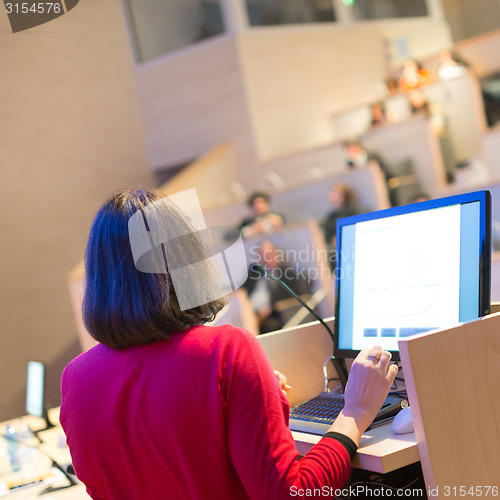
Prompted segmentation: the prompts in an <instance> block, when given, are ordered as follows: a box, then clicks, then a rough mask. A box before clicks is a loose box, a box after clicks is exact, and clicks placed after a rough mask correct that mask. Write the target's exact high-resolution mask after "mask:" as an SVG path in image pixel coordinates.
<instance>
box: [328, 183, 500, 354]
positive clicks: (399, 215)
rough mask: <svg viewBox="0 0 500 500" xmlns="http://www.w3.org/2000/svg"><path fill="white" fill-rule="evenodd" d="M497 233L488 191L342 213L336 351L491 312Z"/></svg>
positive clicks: (385, 342)
mask: <svg viewBox="0 0 500 500" xmlns="http://www.w3.org/2000/svg"><path fill="white" fill-rule="evenodd" d="M490 239H491V197H490V193H489V192H488V191H479V192H474V193H466V194H460V195H456V196H450V197H447V198H441V199H437V200H430V201H424V202H420V203H414V204H412V205H405V206H401V207H394V208H390V209H387V210H382V211H379V212H371V213H366V214H361V215H356V216H353V217H347V218H344V219H340V220H339V221H338V224H337V243H336V252H337V254H336V257H337V268H336V304H335V317H336V321H335V339H336V342H335V355H336V356H337V357H341V358H351V357H354V356H356V354H357V353H358V352H359V351H360V350H361V349H362V348H364V347H372V346H373V345H376V344H380V345H381V346H382V347H383V348H384V349H386V350H388V351H391V352H392V355H393V359H395V360H399V351H398V339H400V338H402V337H406V336H409V335H414V334H417V333H422V332H425V331H428V330H433V329H436V328H447V327H451V326H453V325H456V324H458V323H462V322H466V321H470V320H473V319H476V318H478V317H480V316H484V315H486V314H488V313H489V308H490V266H491V243H490Z"/></svg>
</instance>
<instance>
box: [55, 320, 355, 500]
mask: <svg viewBox="0 0 500 500" xmlns="http://www.w3.org/2000/svg"><path fill="white" fill-rule="evenodd" d="M61 389H62V405H61V417H60V419H61V424H62V426H63V428H64V431H65V433H66V436H67V440H68V445H69V448H70V451H71V456H72V460H73V465H74V467H75V470H76V473H77V476H78V477H79V478H80V480H81V481H83V483H85V485H86V487H87V491H88V493H89V495H90V496H91V497H92V498H94V499H96V500H97V499H99V500H104V499H106V500H115V499H116V500H162V499H174V500H181V499H190V500H192V499H197V500H210V499H217V500H238V499H246V498H253V499H257V500H266V499H272V500H278V499H282V498H294V497H298V496H299V495H298V494H299V493H300V492H301V491H300V490H305V489H313V488H320V489H321V488H323V487H332V488H334V489H335V488H339V487H340V486H341V485H342V484H343V483H344V482H345V481H346V479H347V478H348V476H349V473H350V458H349V454H348V452H347V450H346V448H345V447H344V446H343V445H342V444H341V443H340V442H339V441H337V440H336V439H333V438H330V437H324V438H322V439H321V441H320V442H319V443H318V444H317V445H316V446H314V447H313V448H312V449H311V451H310V452H309V453H307V455H305V457H304V458H303V459H302V460H300V461H299V460H297V456H298V452H297V450H296V449H295V446H294V442H293V438H292V435H291V433H290V430H289V428H288V415H289V405H288V402H287V400H286V397H285V396H284V395H283V392H282V391H281V389H280V387H279V383H278V381H277V378H276V376H275V374H274V372H273V370H272V368H271V366H270V364H269V361H268V360H267V358H266V356H265V353H264V351H263V349H262V347H261V345H260V344H259V342H258V341H257V340H256V338H255V337H254V336H253V335H252V334H250V333H248V332H246V331H244V330H240V329H238V328H235V327H232V326H227V325H225V326H219V327H207V326H197V327H193V328H190V329H188V330H186V331H185V332H182V333H178V334H175V335H174V336H173V337H172V338H171V339H169V340H162V341H158V342H155V343H153V344H150V345H146V346H137V347H130V348H127V349H124V350H121V351H116V350H113V349H111V348H109V347H106V346H104V345H98V346H96V347H94V348H92V349H90V350H89V351H87V352H85V353H83V354H81V355H80V356H78V357H77V358H76V359H74V360H73V361H72V362H71V363H70V364H69V365H68V366H67V367H66V369H65V371H64V373H63V376H62V382H61ZM322 491H325V490H322ZM304 494H307V493H306V492H304ZM332 498H333V495H332Z"/></svg>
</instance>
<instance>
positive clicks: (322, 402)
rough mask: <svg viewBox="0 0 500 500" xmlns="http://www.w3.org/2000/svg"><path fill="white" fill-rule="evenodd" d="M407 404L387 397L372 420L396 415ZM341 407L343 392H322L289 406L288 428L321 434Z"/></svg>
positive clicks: (398, 399)
mask: <svg viewBox="0 0 500 500" xmlns="http://www.w3.org/2000/svg"><path fill="white" fill-rule="evenodd" d="M407 404H408V403H407V401H406V399H402V398H398V397H393V396H389V397H387V398H386V400H385V401H384V404H383V405H382V408H381V409H380V411H379V412H378V414H377V416H376V417H375V419H374V420H373V422H377V421H379V420H383V419H386V418H389V417H392V416H394V415H396V414H397V413H398V412H399V411H400V410H402V409H403V408H404V407H405V406H407ZM343 407H344V395H343V394H337V393H333V392H322V393H320V394H319V395H318V396H316V397H315V398H312V399H310V400H308V401H306V402H305V403H301V404H300V405H297V406H294V407H293V408H291V410H290V429H291V430H292V431H301V432H308V433H310V434H320V435H322V434H324V433H325V432H327V431H328V429H329V428H330V426H331V425H332V423H333V421H334V420H335V419H336V418H337V416H338V414H339V413H340V412H341V411H342V408H343Z"/></svg>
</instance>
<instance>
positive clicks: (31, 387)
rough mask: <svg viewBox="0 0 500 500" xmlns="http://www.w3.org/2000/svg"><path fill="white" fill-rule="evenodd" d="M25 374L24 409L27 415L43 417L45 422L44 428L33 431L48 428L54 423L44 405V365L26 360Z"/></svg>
mask: <svg viewBox="0 0 500 500" xmlns="http://www.w3.org/2000/svg"><path fill="white" fill-rule="evenodd" d="M26 375H27V377H26V411H27V413H28V415H33V416H35V417H40V418H43V419H44V420H45V424H46V427H45V428H43V429H39V430H36V431H34V432H35V433H36V432H41V431H43V430H46V429H50V428H51V427H54V424H52V422H51V421H50V420H49V416H48V413H47V408H46V406H45V365H44V364H43V363H42V362H40V361H28V368H27V374H26Z"/></svg>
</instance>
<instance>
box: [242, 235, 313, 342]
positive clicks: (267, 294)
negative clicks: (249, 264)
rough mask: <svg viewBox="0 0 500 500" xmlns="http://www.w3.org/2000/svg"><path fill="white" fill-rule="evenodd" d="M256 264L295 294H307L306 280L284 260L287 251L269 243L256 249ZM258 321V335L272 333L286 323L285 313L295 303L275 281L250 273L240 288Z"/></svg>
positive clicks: (308, 291)
mask: <svg viewBox="0 0 500 500" xmlns="http://www.w3.org/2000/svg"><path fill="white" fill-rule="evenodd" d="M258 254H259V264H261V265H262V266H264V267H265V268H266V271H267V272H268V273H269V274H270V275H271V276H273V277H274V278H278V279H281V280H282V281H283V282H284V283H285V284H286V285H288V286H289V287H290V288H291V289H292V290H293V291H294V292H295V293H296V294H298V295H310V286H309V282H308V279H307V278H306V277H304V276H302V275H301V276H299V275H298V274H297V272H296V269H295V267H294V266H293V265H292V264H291V263H289V262H288V261H287V258H286V252H285V251H282V250H279V249H277V248H276V247H275V246H274V245H273V244H272V243H271V242H270V241H265V242H264V243H262V245H261V246H260V248H259V249H258ZM243 287H244V288H245V289H246V291H247V293H248V297H249V299H250V302H251V304H252V307H253V309H254V311H255V313H256V314H257V318H258V321H259V333H267V332H274V331H276V330H279V329H281V328H283V326H284V325H285V323H286V321H287V319H288V318H287V317H286V310H287V309H288V310H289V309H290V308H291V307H292V306H293V307H294V308H295V306H296V305H297V302H296V301H295V299H293V297H290V294H289V293H288V292H287V291H286V290H284V289H283V287H282V286H281V285H280V284H279V283H278V282H276V281H274V280H272V279H269V278H267V277H265V276H261V275H260V274H259V273H257V272H255V271H253V270H249V272H248V279H247V281H246V283H245V284H244V285H243ZM306 299H307V297H306Z"/></svg>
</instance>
